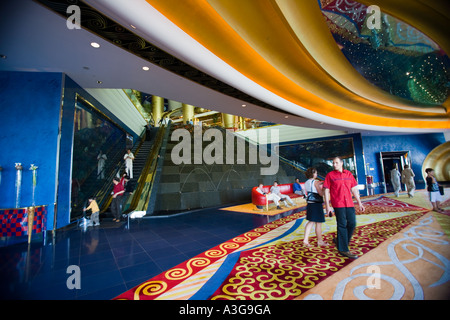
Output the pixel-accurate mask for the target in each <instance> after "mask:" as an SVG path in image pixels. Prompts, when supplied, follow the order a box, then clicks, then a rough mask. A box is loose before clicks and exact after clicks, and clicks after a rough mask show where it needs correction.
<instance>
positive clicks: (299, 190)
mask: <svg viewBox="0 0 450 320" xmlns="http://www.w3.org/2000/svg"><path fill="white" fill-rule="evenodd" d="M292 187H293V188H294V193H295V194H299V195H301V196H304V195H305V194H304V192H303V190H302V186H301V185H300V180H299V179H298V178H295V182H294V184H293V185H292Z"/></svg>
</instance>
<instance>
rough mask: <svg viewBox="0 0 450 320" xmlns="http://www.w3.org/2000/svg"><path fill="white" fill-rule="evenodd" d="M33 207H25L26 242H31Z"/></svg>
mask: <svg viewBox="0 0 450 320" xmlns="http://www.w3.org/2000/svg"><path fill="white" fill-rule="evenodd" d="M35 209H36V208H35V207H28V208H27V222H28V243H31V234H32V233H33V222H34V210H35Z"/></svg>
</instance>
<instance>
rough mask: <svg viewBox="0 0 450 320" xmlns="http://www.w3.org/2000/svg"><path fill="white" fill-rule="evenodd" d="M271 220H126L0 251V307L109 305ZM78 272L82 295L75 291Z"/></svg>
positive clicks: (210, 215) (210, 214) (202, 215)
mask: <svg viewBox="0 0 450 320" xmlns="http://www.w3.org/2000/svg"><path fill="white" fill-rule="evenodd" d="M292 213H293V211H288V212H285V213H283V214H281V215H277V216H273V217H265V216H257V215H250V214H242V213H237V212H233V213H230V212H224V211H221V210H218V209H205V210H202V211H197V212H191V213H188V214H184V215H179V216H177V217H172V218H157V219H140V220H130V226H129V229H127V224H120V225H119V226H118V227H116V226H114V225H112V222H109V221H102V225H101V226H100V227H90V228H88V229H87V231H86V232H84V231H83V230H80V229H79V228H77V227H72V228H67V229H64V230H58V231H57V233H56V236H55V239H52V237H51V235H49V236H47V239H46V242H47V244H46V245H44V244H43V241H41V240H39V239H37V240H34V241H33V242H32V244H31V245H30V246H28V244H26V243H22V244H15V245H11V246H7V247H1V248H0V299H85V300H86V299H112V298H114V297H116V296H117V295H119V294H120V293H122V292H125V291H126V290H129V289H131V288H133V287H134V286H136V285H138V284H139V283H141V282H143V281H145V280H147V279H149V278H151V277H153V276H155V275H157V274H159V273H161V272H162V271H164V270H167V269H169V268H171V267H173V266H175V265H177V264H179V263H181V262H183V261H185V260H187V259H190V258H192V257H194V256H196V255H197V254H199V253H201V252H203V251H205V250H208V249H209V248H211V247H214V246H216V245H218V244H220V243H222V242H224V241H227V240H228V239H230V238H233V237H236V236H238V235H240V234H242V233H244V232H247V231H248V230H251V229H254V228H256V227H258V226H261V225H263V224H266V223H268V222H269V221H274V220H276V219H279V218H281V217H282V216H284V215H289V214H292ZM72 265H75V266H79V267H80V269H79V270H80V275H81V281H80V284H81V289H72V290H70V289H68V286H67V282H70V283H69V285H70V284H74V281H75V280H73V279H69V278H70V276H71V275H74V274H75V273H74V271H70V270H69V273H68V272H67V271H68V267H69V266H72Z"/></svg>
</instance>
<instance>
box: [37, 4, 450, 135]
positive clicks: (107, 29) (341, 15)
mask: <svg viewBox="0 0 450 320" xmlns="http://www.w3.org/2000/svg"><path fill="white" fill-rule="evenodd" d="M38 1H39V2H41V3H43V4H45V5H47V6H50V7H52V8H53V10H55V11H59V12H60V13H61V14H65V12H64V11H62V10H60V9H58V8H59V7H58V3H61V2H64V3H67V4H68V3H69V2H70V3H72V2H73V1H69V0H38ZM86 2H87V3H88V4H89V5H90V6H93V7H96V8H98V9H97V10H98V11H95V9H94V8H90V7H89V8H86V7H85V6H84V4H83V3H82V2H79V4H80V5H82V6H83V8H82V12H83V11H84V10H87V11H88V12H90V13H92V14H91V15H92V16H94V15H95V18H94V19H93V20H94V22H96V21H97V20H98V22H100V23H95V24H92V25H91V26H89V22H90V21H89V20H92V17H90V18H89V17H88V18H86V20H85V21H83V27H87V28H88V29H89V30H91V31H93V32H94V33H97V34H98V35H100V36H101V37H103V38H106V39H108V40H110V41H111V42H113V43H115V44H116V45H118V46H121V47H123V48H124V49H126V50H128V51H131V52H133V53H134V54H136V55H138V56H140V57H142V58H144V59H146V60H148V61H150V62H152V63H155V64H158V65H159V66H162V67H164V68H166V69H168V70H169V71H172V72H174V73H177V74H180V75H182V76H183V77H186V78H189V79H191V80H193V81H195V82H197V83H200V84H202V85H204V86H207V87H208V88H212V89H214V90H216V91H219V92H221V93H224V94H226V95H229V96H232V97H235V98H237V99H240V100H241V101H248V102H251V103H254V104H256V105H259V106H263V107H265V108H268V109H272V110H277V109H279V110H282V111H283V112H285V113H287V114H295V115H298V116H302V117H305V118H309V119H312V120H315V121H318V122H321V121H323V122H328V123H333V124H335V125H341V126H348V127H351V126H352V125H356V124H360V125H363V126H367V128H370V127H372V128H375V127H378V128H383V129H385V130H389V128H404V129H405V130H409V131H410V130H414V129H432V130H441V129H447V130H448V129H450V109H449V98H448V90H449V83H450V82H449V61H448V56H447V54H446V52H448V51H449V50H450V49H449V48H450V42H449V38H448V35H447V33H446V32H445V30H446V28H447V27H448V25H449V20H450V19H449V17H448V16H447V15H448V14H447V11H445V10H444V8H442V7H440V6H441V5H440V2H439V1H438V0H429V1H427V3H426V4H423V1H420V0H409V1H407V2H403V1H394V0H372V1H370V3H369V1H365V0H360V2H361V3H357V2H354V1H350V0H305V1H303V0H302V1H299V0H246V1H239V0H183V1H180V0H133V1H130V2H128V1H127V2H124V1H121V0H95V1H93V0H92V1H91V0H86ZM372 4H373V5H377V6H378V7H379V8H380V19H381V20H380V27H379V28H377V29H376V30H375V31H374V30H370V29H368V28H366V27H365V26H367V20H368V15H367V11H366V10H367V6H370V5H372ZM63 9H64V8H63ZM102 12H108V14H109V16H110V17H111V16H115V18H116V21H121V22H122V26H120V25H118V26H117V25H115V24H116V23H115V21H113V20H111V19H109V18H108V17H107V16H106V14H104V13H102ZM94 13H95V14H94ZM111 14H112V15H111ZM97 16H98V17H97ZM369 18H370V17H369ZM83 19H84V18H83V17H82V20H83ZM155 21H158V24H156V23H155ZM97 24H98V25H100V27H96V25H97ZM103 24H105V25H106V26H103ZM131 25H137V30H133V29H132V28H130V26H131ZM364 25H365V26H364ZM111 28H112V29H111ZM111 30H112V31H111ZM168 30H171V32H172V33H168ZM419 31H420V32H423V34H422V33H420V32H419ZM138 34H139V36H138ZM425 34H426V36H425ZM160 48H162V49H160ZM168 52H170V54H169V53H168Z"/></svg>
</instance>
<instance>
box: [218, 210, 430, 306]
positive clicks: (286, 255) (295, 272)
mask: <svg viewBox="0 0 450 320" xmlns="http://www.w3.org/2000/svg"><path fill="white" fill-rule="evenodd" d="M423 214H424V212H421V213H416V214H412V215H408V216H404V217H400V218H396V219H390V220H385V221H381V222H377V223H372V224H369V225H365V226H361V227H358V228H356V230H355V234H354V235H353V238H352V241H351V243H350V250H351V251H352V252H353V253H355V254H356V255H358V256H362V255H363V254H365V253H367V252H368V251H370V250H371V249H373V248H375V247H377V246H378V245H379V244H380V243H381V242H383V241H385V240H386V239H387V238H389V237H390V236H392V235H394V234H396V233H397V232H399V231H400V230H402V229H404V228H405V227H406V226H408V225H409V224H410V223H412V222H413V221H415V220H417V219H418V218H420V217H422V216H423ZM334 236H335V233H334V232H333V233H330V234H327V235H326V236H325V237H324V239H325V240H328V242H329V243H332V242H331V239H332V238H333V237H334ZM311 240H312V241H311V244H314V245H316V244H315V241H316V239H314V240H313V239H311ZM351 261H352V260H350V259H348V258H345V257H343V256H341V255H340V254H339V253H338V251H337V249H336V248H335V247H334V246H330V247H327V248H319V247H313V248H306V247H304V246H303V240H297V241H291V242H286V243H280V244H276V245H271V246H267V247H262V248H257V249H254V250H248V251H244V252H242V253H241V255H240V259H239V262H238V263H237V264H236V265H235V267H234V269H233V271H232V272H231V273H230V274H229V276H228V277H227V279H226V280H225V282H224V283H223V284H222V285H221V287H220V288H219V289H218V290H217V291H216V292H215V293H214V294H213V296H212V297H210V299H212V300H231V299H233V300H234V299H237V300H265V299H277V300H279V299H281V300H288V299H293V298H295V297H297V296H299V295H300V294H303V293H304V292H305V291H307V290H308V289H310V288H312V287H314V286H315V285H317V284H318V283H319V282H320V281H322V280H323V279H325V278H327V277H328V276H330V275H331V274H333V273H335V272H337V271H339V270H340V269H341V268H343V267H344V266H346V265H347V264H349V263H350V262H351Z"/></svg>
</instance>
